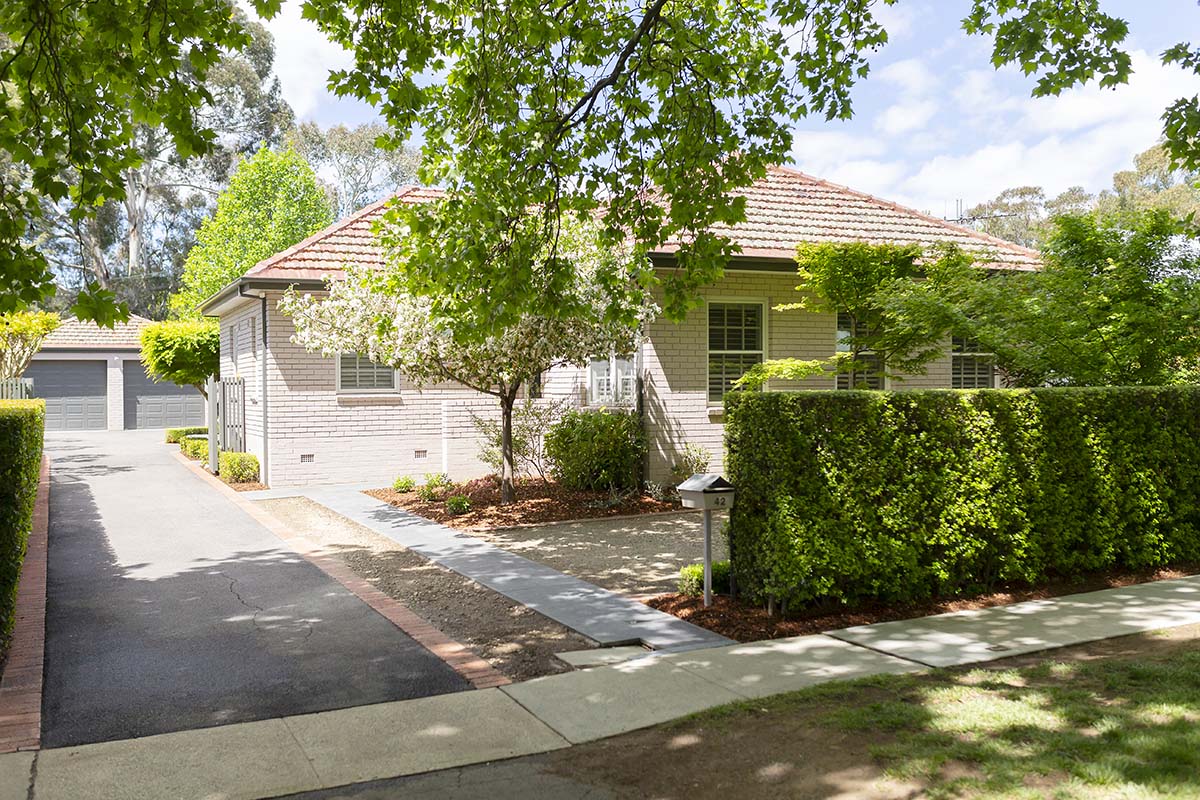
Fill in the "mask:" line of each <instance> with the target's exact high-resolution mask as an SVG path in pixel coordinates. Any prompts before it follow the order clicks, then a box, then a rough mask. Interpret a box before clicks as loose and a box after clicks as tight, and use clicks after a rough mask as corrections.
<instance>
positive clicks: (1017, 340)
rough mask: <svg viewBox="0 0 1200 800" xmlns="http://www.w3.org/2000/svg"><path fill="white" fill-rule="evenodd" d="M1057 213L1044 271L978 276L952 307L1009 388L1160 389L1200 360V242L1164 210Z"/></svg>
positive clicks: (970, 279)
mask: <svg viewBox="0 0 1200 800" xmlns="http://www.w3.org/2000/svg"><path fill="white" fill-rule="evenodd" d="M1125 223H1126V224H1119V223H1118V221H1117V220H1112V219H1098V218H1097V217H1096V216H1094V215H1074V216H1063V217H1059V218H1056V219H1055V222H1054V225H1055V227H1054V231H1053V233H1052V234H1051V235H1050V237H1049V239H1048V241H1047V244H1046V248H1045V251H1044V261H1045V267H1044V269H1042V270H1041V271H1038V272H1032V273H997V274H995V275H991V276H986V275H983V274H977V275H975V276H970V277H967V278H966V282H965V283H963V284H961V285H960V291H959V293H958V295H957V296H958V298H959V299H958V300H957V301H954V302H953V303H952V304H951V305H952V306H953V307H954V310H955V313H956V315H957V317H958V319H959V324H960V328H959V329H960V330H962V331H963V332H964V334H965V335H968V336H970V337H971V338H973V339H976V340H977V341H978V342H979V343H980V345H981V347H982V348H983V349H985V350H987V351H990V352H993V353H995V357H996V361H997V366H998V367H999V369H1000V370H1001V372H1002V374H1003V375H1004V376H1005V378H1006V382H1007V383H1008V384H1009V385H1015V386H1038V385H1043V384H1054V385H1071V386H1102V385H1157V384H1164V383H1172V382H1177V381H1180V380H1186V377H1184V376H1186V374H1187V373H1188V371H1189V370H1194V368H1195V366H1196V364H1197V361H1198V359H1200V245H1198V244H1197V242H1196V240H1195V239H1194V238H1190V237H1191V234H1190V233H1189V232H1188V231H1187V229H1186V228H1185V227H1184V226H1183V225H1182V224H1181V223H1179V222H1178V221H1175V220H1172V218H1171V215H1170V214H1169V213H1168V212H1167V211H1164V210H1157V211H1150V212H1141V213H1140V214H1137V215H1134V216H1130V217H1126V218H1125Z"/></svg>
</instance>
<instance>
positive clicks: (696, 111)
mask: <svg viewBox="0 0 1200 800" xmlns="http://www.w3.org/2000/svg"><path fill="white" fill-rule="evenodd" d="M875 5H876V4H875V2H874V0H806V1H805V2H797V1H796V0H770V1H769V2H767V1H766V0H760V1H757V2H749V3H724V2H718V1H717V0H697V1H696V2H688V3H668V2H666V0H647V1H646V2H644V3H633V4H631V3H627V2H618V1H617V0H607V2H606V1H604V0H600V1H599V2H589V3H579V2H574V0H511V1H510V2H505V3H503V4H498V3H494V2H489V0H483V2H478V0H471V2H466V0H449V2H442V3H423V4H415V5H406V6H404V7H400V6H397V5H395V4H394V3H391V2H389V1H388V0H306V2H305V4H304V14H305V16H306V17H308V18H309V19H311V20H313V21H315V22H316V24H317V25H318V27H319V28H320V29H321V30H322V31H324V32H325V33H326V34H327V35H328V36H329V37H330V38H331V39H333V40H334V41H335V42H337V43H339V44H341V45H342V46H343V47H345V48H347V49H348V50H351V51H353V52H354V55H355V60H354V64H353V66H351V67H350V68H349V69H346V70H341V71H338V72H335V73H333V74H332V75H331V79H330V82H331V85H332V86H333V87H334V88H335V90H336V91H337V92H339V93H340V94H342V95H351V96H354V97H357V98H359V99H361V100H364V101H366V102H369V103H372V104H373V105H376V106H377V107H378V108H379V109H380V111H381V113H382V115H383V117H384V119H385V120H386V121H387V123H388V124H389V125H390V126H391V129H392V130H391V137H390V139H391V141H392V142H393V143H401V142H404V141H406V140H407V139H408V138H409V137H410V136H411V135H412V134H413V133H414V131H415V130H417V129H418V128H419V129H420V131H421V132H422V134H423V136H424V150H423V155H424V158H423V163H422V168H421V178H422V180H424V181H425V182H426V183H433V184H439V185H444V186H445V187H446V188H447V189H448V190H449V196H448V198H447V200H446V201H445V202H442V203H432V204H425V205H420V206H407V207H397V208H394V209H393V210H392V211H391V212H390V213H391V214H392V216H393V219H395V220H397V221H401V222H403V223H405V224H406V226H407V229H408V231H409V237H410V238H411V239H412V242H411V243H410V244H409V245H408V246H407V247H406V248H405V251H406V258H405V259H404V265H405V266H404V268H403V269H402V270H401V272H400V274H399V275H398V280H400V281H401V282H402V283H403V284H404V286H405V288H406V289H407V291H409V292H410V293H412V294H414V295H418V296H426V297H435V298H437V300H436V301H435V302H437V303H438V304H439V306H440V307H441V308H442V309H444V310H447V311H450V310H453V311H456V312H458V313H461V314H464V315H467V314H473V313H475V311H476V310H477V309H480V308H484V307H488V308H490V311H489V312H488V313H489V314H490V316H491V319H492V322H493V324H494V325H495V326H496V327H497V329H502V328H504V327H505V326H507V325H509V324H511V323H513V322H514V321H515V320H516V319H518V318H519V317H520V316H521V315H523V314H525V313H533V314H542V315H549V314H552V313H553V309H552V308H551V307H550V306H549V305H548V302H549V301H548V299H547V298H545V297H543V296H540V295H539V294H537V290H536V288H535V282H533V281H530V280H529V279H530V277H531V274H530V270H531V268H532V266H531V263H529V262H527V263H525V265H524V266H518V267H517V268H515V269H513V270H511V271H504V270H499V269H497V268H496V264H497V263H498V261H500V260H503V258H504V254H505V253H506V252H507V251H508V250H509V249H510V248H513V247H517V246H522V245H519V243H520V242H525V241H528V240H529V237H530V236H531V235H533V234H535V233H536V235H537V239H538V241H537V245H538V248H539V249H544V248H550V250H551V251H553V249H554V248H555V246H556V244H555V243H556V242H557V241H558V234H559V230H558V226H559V224H560V221H561V220H564V219H570V218H576V219H580V218H583V217H586V216H588V215H590V214H593V213H597V214H598V215H599V217H600V218H601V219H602V221H603V224H604V226H605V232H606V235H607V236H608V237H609V238H610V239H612V240H614V241H616V240H621V239H624V238H625V237H632V238H633V239H634V240H635V241H638V242H639V243H642V244H644V245H646V246H648V247H655V246H658V245H661V244H663V243H665V242H668V241H671V242H675V243H678V250H677V257H678V268H677V269H675V270H673V271H671V272H669V273H662V274H661V277H659V276H658V275H656V274H653V273H651V274H647V275H646V276H644V279H645V280H647V281H649V282H650V283H659V282H661V283H662V285H663V297H664V306H665V311H666V313H667V315H668V316H669V317H671V318H675V319H678V318H681V317H682V315H683V314H684V313H685V312H686V311H687V310H688V309H689V308H691V307H693V306H694V305H695V304H696V303H697V302H698V291H697V289H698V287H699V286H702V285H705V284H708V283H711V282H712V281H713V280H714V279H716V278H717V277H719V275H720V274H721V271H722V268H723V265H724V263H725V261H726V260H727V258H728V256H729V255H730V254H731V253H732V251H733V246H732V244H731V242H730V240H729V239H728V238H727V237H725V236H723V235H721V234H720V233H719V232H717V231H715V230H714V228H713V226H714V225H729V224H733V223H736V222H739V221H740V220H741V219H742V218H743V217H744V213H745V210H744V202H743V201H742V200H741V199H739V197H738V190H739V189H740V188H742V187H745V186H747V185H749V184H750V183H751V182H752V181H753V180H755V179H756V178H759V177H761V176H762V175H763V174H764V173H765V169H766V167H767V165H769V164H773V163H778V162H782V161H785V160H786V159H787V157H788V153H789V151H790V148H791V146H792V136H791V132H790V126H791V124H792V123H793V122H795V121H796V120H798V119H800V118H803V117H806V116H809V115H814V114H819V115H823V116H825V117H827V118H844V117H848V116H850V114H851V110H852V109H851V103H850V90H851V88H852V86H853V85H854V84H855V83H856V82H857V81H858V80H860V79H862V78H863V77H865V76H866V74H867V71H868V63H867V59H868V57H869V55H870V53H871V52H872V51H874V50H876V49H877V48H878V47H880V46H881V45H882V44H883V43H884V42H885V41H886V39H887V35H886V32H885V31H884V29H883V27H882V26H881V25H880V23H879V21H878V19H877V18H876V16H875V13H874V12H875ZM963 27H964V29H965V30H966V31H967V32H968V33H970V34H979V35H985V36H989V37H991V38H993V39H994V48H993V62H994V63H995V64H996V66H998V67H999V66H1002V65H1005V64H1016V65H1018V66H1020V67H1022V68H1023V69H1025V70H1026V72H1027V73H1030V74H1034V75H1036V76H1037V81H1036V84H1035V87H1034V90H1033V92H1034V94H1037V95H1048V94H1055V93H1058V92H1060V91H1062V90H1063V89H1065V88H1067V87H1069V86H1073V85H1075V84H1078V83H1081V82H1086V81H1089V80H1097V81H1098V82H1099V83H1100V85H1101V86H1109V87H1110V86H1115V85H1117V84H1119V83H1122V82H1124V81H1126V80H1127V78H1128V76H1129V74H1130V59H1129V56H1128V55H1127V54H1126V53H1125V52H1123V51H1122V50H1121V48H1120V44H1121V42H1122V41H1123V40H1124V39H1125V37H1126V36H1127V34H1128V28H1127V26H1126V24H1125V23H1124V22H1123V21H1122V20H1119V19H1117V18H1115V17H1112V16H1109V15H1106V14H1104V13H1103V12H1101V11H1100V10H1099V7H1098V0H1083V2H1079V3H1072V4H1069V7H1068V6H1064V5H1063V4H1062V3H1059V2H1057V0H1012V2H1008V0H1006V1H1005V2H1000V3H997V2H995V0H974V2H973V3H972V4H971V5H970V8H969V14H968V16H967V18H966V19H965V20H964V22H963ZM430 76H433V77H430ZM529 208H538V209H542V210H543V212H544V214H543V216H542V217H541V219H540V224H539V225H538V226H537V228H536V230H535V229H534V228H533V226H531V225H530V224H529V223H528V222H527V220H526V219H525V216H524V215H525V210H526V209H529ZM551 263H554V264H555V265H556V266H554V267H553V268H552V269H554V270H555V271H559V270H561V271H563V272H564V273H565V272H569V270H570V268H571V266H570V260H569V259H564V260H561V261H553V260H552V262H551ZM557 280H559V281H562V282H564V283H566V282H569V281H570V280H571V276H570V275H569V274H564V275H562V276H560V277H559V278H557ZM472 330H474V331H476V332H477V335H479V336H481V337H483V336H487V335H489V333H488V331H487V330H486V329H485V328H477V327H473V328H472Z"/></svg>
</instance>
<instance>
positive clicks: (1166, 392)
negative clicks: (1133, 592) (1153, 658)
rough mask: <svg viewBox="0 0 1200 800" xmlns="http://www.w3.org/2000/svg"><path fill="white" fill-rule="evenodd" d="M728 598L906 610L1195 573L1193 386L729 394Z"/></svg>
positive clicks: (1197, 404)
mask: <svg viewBox="0 0 1200 800" xmlns="http://www.w3.org/2000/svg"><path fill="white" fill-rule="evenodd" d="M726 407H727V415H726V420H727V423H726V444H727V448H728V458H727V461H726V469H727V471H728V476H729V478H730V480H732V482H733V484H734V485H735V486H736V487H737V499H736V502H735V504H734V507H733V510H732V513H731V518H730V531H731V537H730V550H731V552H732V553H733V554H734V555H733V563H734V570H735V575H736V577H737V582H738V586H739V587H744V588H745V590H746V592H747V594H748V595H749V596H751V597H753V598H756V599H763V598H766V597H774V598H776V599H780V600H785V601H787V602H789V603H791V604H800V603H811V602H814V601H821V600H836V601H841V602H846V603H856V602H860V601H865V600H882V601H887V602H903V601H911V600H920V599H925V598H930V597H945V596H954V595H960V594H968V593H976V592H980V591H986V590H988V589H990V588H994V587H995V586H997V585H998V584H1001V583H1004V582H1020V583H1026V584H1029V583H1036V582H1039V581H1043V580H1045V579H1047V578H1051V577H1059V576H1063V577H1070V576H1077V575H1080V574H1083V573H1087V572H1092V571H1098V570H1104V569H1111V568H1127V569H1140V568H1146V567H1154V566H1160V565H1165V564H1169V563H1172V562H1187V561H1195V560H1198V559H1200V388H1198V387H1186V388H1185V387H1159V388H1133V387H1103V388H1045V389H1030V390H985V391H971V392H954V391H915V392H794V393H767V394H759V393H738V394H735V395H732V396H731V397H730V398H728V400H727V402H726Z"/></svg>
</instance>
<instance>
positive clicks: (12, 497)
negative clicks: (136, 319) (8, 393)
mask: <svg viewBox="0 0 1200 800" xmlns="http://www.w3.org/2000/svg"><path fill="white" fill-rule="evenodd" d="M45 410H46V404H45V401H43V400H0V652H3V650H4V648H5V646H6V645H7V643H8V638H9V636H10V635H11V634H12V626H13V609H14V606H15V605H16V599H17V580H18V578H19V577H20V575H21V565H22V564H23V563H24V562H25V548H26V546H27V545H28V543H29V532H30V531H31V530H32V529H33V506H34V503H35V501H36V500H37V487H38V475H39V473H40V471H41V466H42V432H43V429H44V420H45Z"/></svg>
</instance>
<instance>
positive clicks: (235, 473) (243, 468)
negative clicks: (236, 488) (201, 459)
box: [204, 444, 258, 483]
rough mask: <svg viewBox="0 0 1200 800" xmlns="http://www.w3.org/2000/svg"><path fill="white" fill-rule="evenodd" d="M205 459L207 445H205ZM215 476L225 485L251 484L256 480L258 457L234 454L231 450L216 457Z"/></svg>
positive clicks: (251, 454) (248, 454) (247, 454)
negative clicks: (219, 477) (218, 476)
mask: <svg viewBox="0 0 1200 800" xmlns="http://www.w3.org/2000/svg"><path fill="white" fill-rule="evenodd" d="M204 449H205V451H206V452H205V457H206V458H207V456H208V453H207V450H208V445H207V444H205V447H204ZM217 474H218V475H220V476H221V479H222V480H223V481H225V482H226V483H253V482H256V481H257V480H258V456H256V455H254V454H253V453H235V452H233V451H232V450H229V451H226V452H224V453H220V454H219V455H218V456H217Z"/></svg>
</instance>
